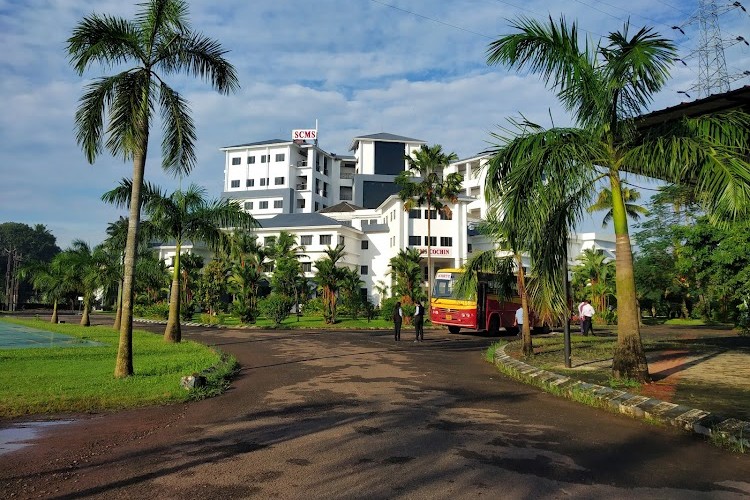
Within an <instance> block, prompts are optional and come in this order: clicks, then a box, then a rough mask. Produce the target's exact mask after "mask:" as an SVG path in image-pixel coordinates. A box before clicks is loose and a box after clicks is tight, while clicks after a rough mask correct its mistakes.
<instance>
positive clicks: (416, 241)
mask: <svg viewBox="0 0 750 500" xmlns="http://www.w3.org/2000/svg"><path fill="white" fill-rule="evenodd" d="M421 244H422V237H421V236H409V246H410V247H418V246H419V245H421Z"/></svg>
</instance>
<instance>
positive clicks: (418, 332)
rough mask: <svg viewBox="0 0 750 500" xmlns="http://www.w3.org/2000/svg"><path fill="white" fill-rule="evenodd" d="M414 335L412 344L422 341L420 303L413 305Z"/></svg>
mask: <svg viewBox="0 0 750 500" xmlns="http://www.w3.org/2000/svg"><path fill="white" fill-rule="evenodd" d="M414 333H415V334H416V336H417V338H416V339H414V342H422V341H424V306H423V305H422V303H421V302H420V301H417V302H416V303H415V308H414Z"/></svg>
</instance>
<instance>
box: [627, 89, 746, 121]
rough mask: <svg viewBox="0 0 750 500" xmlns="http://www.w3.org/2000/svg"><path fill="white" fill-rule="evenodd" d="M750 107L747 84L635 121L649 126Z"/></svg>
mask: <svg viewBox="0 0 750 500" xmlns="http://www.w3.org/2000/svg"><path fill="white" fill-rule="evenodd" d="M736 108H744V109H745V111H748V108H750V85H745V86H744V87H740V88H738V89H735V90H730V91H729V92H723V93H721V94H712V95H710V96H708V97H704V98H702V99H696V100H695V101H691V102H683V103H680V104H678V105H676V106H671V107H669V108H664V109H660V110H657V111H652V112H651V113H648V114H646V115H642V116H639V117H637V118H636V119H635V123H636V125H637V126H638V127H639V128H648V127H650V126H653V125H658V124H660V123H664V122H669V121H672V120H677V119H680V118H682V117H691V118H692V117H696V116H701V115H705V114H709V113H719V112H722V111H728V110H730V109H736Z"/></svg>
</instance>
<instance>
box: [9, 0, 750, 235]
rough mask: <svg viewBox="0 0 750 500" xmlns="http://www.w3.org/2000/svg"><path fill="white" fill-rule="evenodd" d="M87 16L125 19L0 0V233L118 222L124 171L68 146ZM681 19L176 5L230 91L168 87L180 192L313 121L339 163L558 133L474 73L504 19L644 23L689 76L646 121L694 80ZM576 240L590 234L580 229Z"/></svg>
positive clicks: (540, 102) (530, 79)
mask: <svg viewBox="0 0 750 500" xmlns="http://www.w3.org/2000/svg"><path fill="white" fill-rule="evenodd" d="M620 5H625V7H622V6H620ZM748 7H749V8H750V5H748ZM92 8H95V9H96V12H97V13H106V14H112V15H117V16H123V17H127V18H132V16H133V14H134V12H135V11H136V6H135V4H129V3H128V2H127V1H122V0H100V1H98V2H95V3H92V2H86V1H78V0H58V1H50V0H29V1H19V0H0V47H2V53H0V71H1V74H2V80H0V85H1V86H2V94H1V95H2V96H3V109H2V113H0V173H1V174H2V175H0V222H6V221H14V222H24V223H27V224H32V225H33V224H37V223H40V224H45V225H46V226H47V227H48V228H49V229H50V230H51V231H52V233H53V234H54V235H55V236H56V237H57V241H58V245H60V246H61V247H65V246H67V245H68V244H69V243H70V242H71V241H72V240H73V239H75V238H81V239H83V240H85V241H87V242H89V243H91V244H97V243H99V242H101V240H102V239H103V238H104V237H105V233H104V231H105V228H106V226H107V224H108V223H109V222H111V221H114V220H116V219H117V218H118V217H119V216H120V215H124V214H125V212H124V210H121V209H117V208H114V207H111V206H108V205H105V204H104V203H102V202H101V201H100V196H101V194H102V193H104V192H105V191H107V190H109V189H111V188H112V187H114V186H115V185H116V184H117V183H118V182H119V180H120V179H121V178H123V177H128V176H130V175H131V169H132V167H131V165H130V164H127V163H123V162H122V160H121V159H119V158H113V157H111V156H109V155H108V154H107V153H105V154H103V155H101V156H100V157H99V158H98V159H97V161H96V163H95V164H94V165H89V164H88V163H87V162H86V160H85V158H84V156H83V154H82V152H81V150H80V148H79V147H78V145H77V144H76V142H75V135H74V131H73V115H74V113H75V109H76V107H77V103H78V99H79V97H80V95H81V93H82V89H83V86H84V85H85V84H86V83H87V82H88V81H90V79H92V78H95V77H97V76H99V75H103V74H109V73H111V70H106V69H102V68H94V69H92V71H90V72H88V73H86V74H85V75H84V76H83V77H79V76H78V75H77V74H76V73H75V72H74V71H73V70H72V69H71V68H70V66H69V63H68V59H67V56H66V52H65V46H66V42H65V41H66V39H67V38H68V37H69V36H70V33H71V30H72V28H73V27H74V26H75V24H76V23H77V22H78V21H79V20H80V19H81V18H82V17H83V16H85V15H87V14H89V13H91V12H92ZM696 8H697V0H695V1H694V0H689V1H685V0H669V1H665V2H662V1H659V0H632V1H630V2H628V3H627V4H624V3H621V2H615V1H613V0H609V1H607V2H604V1H595V0H577V1H567V2H560V1H551V0H547V1H541V0H538V1H537V0H531V1H521V0H512V1H502V0H453V1H450V2H436V1H434V0H349V1H345V2H344V1H340V0H318V1H317V2H303V1H301V0H274V1H267V0H252V1H246V0H244V1H243V0H222V1H221V2H215V1H208V0H196V1H193V2H190V19H191V22H192V26H193V28H194V29H195V30H196V31H200V32H202V33H203V34H205V35H207V36H210V37H213V38H215V39H217V40H219V41H220V42H221V43H222V44H223V46H224V47H225V48H226V49H228V50H229V51H230V52H229V54H228V56H227V57H228V59H229V60H230V61H231V62H232V63H233V64H234V65H235V67H236V69H237V72H238V75H239V79H240V84H241V89H240V91H239V92H237V93H236V94H234V95H231V96H222V95H219V94H217V93H215V92H213V91H212V90H211V89H210V88H209V87H208V86H207V85H205V84H203V83H202V82H200V81H193V80H191V79H188V78H181V77H178V78H172V79H171V80H170V82H171V84H172V85H173V87H175V88H176V89H177V90H178V91H179V92H181V93H182V94H183V95H184V96H185V97H186V98H187V99H188V101H189V102H190V103H191V107H192V113H193V118H194V120H195V123H196V126H197V133H198V143H197V152H198V165H197V167H196V168H195V170H194V171H193V172H192V173H191V175H190V176H189V177H188V178H187V179H185V180H183V184H187V183H190V182H194V183H196V184H199V185H202V186H205V187H206V189H207V190H208V193H209V196H210V197H212V198H218V197H219V196H220V195H221V186H222V181H223V165H224V164H223V161H224V160H223V158H224V157H223V154H222V153H221V152H220V151H219V148H220V147H222V146H226V145H231V144H241V143H246V142H253V141H260V140H266V139H276V138H280V139H286V138H288V137H289V136H290V131H291V130H292V129H294V128H308V127H312V126H314V124H315V120H316V119H317V120H318V121H319V138H320V146H321V147H322V148H323V149H325V150H327V151H330V152H335V153H339V154H346V153H348V151H347V149H348V147H349V144H350V143H351V139H352V138H353V137H355V136H357V135H362V134H373V133H377V132H390V133H394V134H399V135H405V136H409V137H414V138H418V139H422V140H425V141H427V142H428V143H430V144H436V143H437V144H442V145H443V148H444V149H445V150H447V151H454V152H456V153H457V154H458V155H459V156H460V157H467V156H471V155H474V154H476V153H479V152H481V151H483V150H484V149H486V148H487V147H488V145H489V143H488V141H490V140H491V139H490V132H492V131H494V130H497V126H498V125H502V124H504V123H505V122H506V119H507V118H509V117H514V116H518V114H519V113H523V114H524V116H526V117H527V118H529V119H531V120H535V121H539V122H541V123H544V124H548V123H549V115H550V113H551V114H552V116H553V117H554V119H555V123H556V124H558V125H561V124H567V123H568V118H567V115H566V114H565V113H564V112H563V111H562V110H561V109H560V107H559V106H558V104H557V102H556V100H555V98H554V96H553V95H552V93H550V92H549V91H548V90H546V89H545V88H544V86H543V84H542V83H541V82H540V81H539V79H538V77H536V76H534V75H525V74H518V73H516V72H509V71H507V70H506V69H505V68H502V67H488V66H487V65H486V63H485V52H486V48H487V44H488V43H489V42H490V41H491V40H493V39H494V38H496V37H497V36H499V35H501V34H505V33H508V21H507V20H508V19H513V18H516V17H517V16H519V15H527V16H531V17H536V18H539V17H542V16H546V15H548V14H550V15H552V16H553V17H555V18H557V17H559V16H560V15H561V14H564V15H565V16H566V17H567V18H568V19H569V20H576V19H577V20H578V21H579V23H580V26H581V28H582V29H584V30H586V31H587V32H588V34H589V36H591V37H593V38H594V39H599V38H600V36H601V35H605V34H607V33H608V32H610V31H614V30H617V29H619V28H620V27H621V26H622V24H623V22H624V21H625V20H626V19H627V18H630V20H631V24H632V25H633V27H634V28H639V27H641V26H643V25H649V26H654V27H655V28H656V29H657V30H658V31H660V32H661V33H663V34H664V35H666V36H669V37H676V38H675V41H676V43H677V44H678V47H679V49H680V52H681V56H682V57H684V58H685V59H686V61H687V63H688V66H683V65H681V64H679V65H677V66H675V68H674V70H673V80H672V81H670V83H669V84H668V86H667V88H666V89H665V90H664V91H663V92H662V93H660V94H659V95H657V96H656V99H655V102H654V104H653V105H652V109H661V108H663V107H666V106H671V105H675V104H678V103H679V102H681V101H684V100H687V98H686V97H685V95H682V94H678V91H679V90H686V89H689V88H690V87H691V85H693V84H694V83H695V81H696V80H697V75H698V60H697V57H694V56H693V57H691V56H690V55H691V52H692V51H693V49H694V48H695V47H696V45H697V43H698V31H697V24H696V23H692V24H686V23H687V22H688V21H689V18H690V15H691V14H692V13H693V12H694V11H695V9H696ZM720 22H721V27H722V30H723V38H726V39H727V40H729V39H732V38H734V37H736V36H737V35H743V36H745V37H746V38H748V39H750V16H748V14H747V13H743V12H741V11H739V10H737V9H735V10H734V11H732V12H727V13H725V14H723V15H722V16H720ZM673 25H680V26H683V27H684V31H685V33H686V34H685V35H684V36H683V35H681V34H680V33H679V32H677V31H676V30H672V29H671V26H673ZM726 55H727V66H728V70H729V73H730V74H735V73H739V72H741V71H743V70H746V69H750V62H749V61H748V60H749V59H750V51H748V50H747V47H745V46H744V44H737V45H734V46H732V47H729V48H728V49H727V52H726ZM748 83H750V81H748V80H740V81H737V82H734V83H733V88H736V87H737V86H740V85H742V84H748ZM696 97H698V96H697V95H696V93H695V92H693V94H692V98H693V99H694V98H696ZM151 139H152V143H151V146H150V155H149V160H148V164H147V167H146V177H147V180H149V181H151V182H154V183H156V184H158V185H160V186H162V187H163V188H165V189H167V190H169V191H172V190H174V189H176V188H177V186H178V184H177V180H176V179H174V178H172V177H170V176H168V175H165V174H164V173H162V172H161V167H160V164H161V159H160V151H159V145H160V140H161V138H160V135H159V132H158V130H156V129H155V130H154V133H153V134H152V138H151ZM582 229H584V230H590V229H598V227H597V226H596V225H595V223H594V222H593V221H586V222H585V223H584V226H583V227H582Z"/></svg>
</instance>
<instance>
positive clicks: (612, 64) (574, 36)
mask: <svg viewBox="0 0 750 500" xmlns="http://www.w3.org/2000/svg"><path fill="white" fill-rule="evenodd" d="M512 27H513V28H514V29H515V30H516V32H515V33H513V34H510V35H505V36H502V37H500V38H499V39H497V40H496V41H494V42H492V43H490V45H489V47H488V58H487V59H488V63H489V64H499V63H506V64H509V65H510V66H512V67H515V68H517V69H522V70H530V71H531V72H536V73H539V74H540V75H541V77H542V78H543V79H544V80H545V82H546V83H548V84H549V85H550V87H551V88H552V89H554V90H555V91H556V92H557V96H558V97H559V99H560V100H561V101H562V104H563V105H564V106H565V107H566V109H567V110H568V111H570V112H572V113H573V115H574V118H575V122H576V126H573V127H552V128H550V129H545V128H543V127H541V126H539V125H536V124H533V123H530V122H528V121H523V122H520V123H515V125H517V127H516V129H515V130H513V129H510V130H506V131H505V132H504V133H503V134H504V135H503V134H498V135H496V136H495V137H496V138H498V139H500V144H499V145H498V148H497V150H496V151H495V152H494V156H493V158H492V160H491V162H490V167H489V170H488V183H489V184H490V185H495V186H496V187H497V192H502V193H503V200H502V201H501V203H502V206H503V208H504V209H509V210H512V207H513V206H516V205H523V204H528V203H529V202H530V199H532V197H533V193H537V194H538V193H543V194H544V195H545V196H546V195H549V194H551V193H558V194H559V193H560V192H562V191H563V190H565V191H568V192H571V191H573V188H571V187H570V186H571V185H574V186H578V195H577V196H575V197H572V198H570V200H569V201H570V203H569V205H568V206H567V208H566V214H567V215H566V216H567V217H569V218H571V219H573V220H580V214H582V212H583V210H584V207H586V206H588V205H590V204H591V201H592V200H593V198H594V196H595V194H596V192H595V191H596V185H597V182H598V180H599V179H605V180H606V181H607V182H608V183H609V187H610V191H611V193H612V221H613V225H614V229H615V234H616V237H617V243H616V249H617V255H616V268H617V277H616V282H617V304H618V320H619V321H618V343H617V347H616V349H615V353H614V356H613V357H614V360H613V365H612V368H613V373H614V375H615V376H616V377H627V378H633V379H638V380H648V365H647V363H646V357H645V354H644V351H643V345H642V343H641V336H640V328H639V317H638V305H637V301H636V293H635V282H634V279H633V258H632V249H631V244H630V236H629V233H628V220H627V212H626V210H625V201H624V197H623V186H622V175H623V173H624V172H630V173H633V174H636V175H644V176H648V177H654V178H658V179H662V180H666V181H668V182H674V183H683V184H684V183H690V184H694V185H695V186H696V187H697V188H698V189H699V190H702V191H706V192H707V193H708V200H709V208H710V209H711V211H712V212H714V213H716V214H726V215H732V216H737V215H740V214H743V213H744V212H745V210H746V209H747V206H748V202H749V201H750V196H748V193H749V192H750V186H748V182H747V179H748V178H750V165H748V163H747V161H746V159H745V158H744V157H743V156H742V154H743V153H744V152H746V151H747V150H748V149H747V148H748V139H750V134H748V128H749V127H750V117H749V116H748V115H746V114H744V113H741V112H730V113H725V114H721V115H710V116H704V117H699V118H690V119H687V118H686V119H683V120H682V121H680V122H679V123H668V124H666V125H664V126H654V127H650V128H638V127H637V120H636V119H635V117H636V116H638V115H639V114H641V113H642V112H643V111H644V109H645V108H646V106H647V105H648V104H649V103H650V102H651V100H652V96H653V95H654V94H655V93H656V92H658V91H659V90H660V89H661V88H662V87H663V86H664V84H665V82H666V81H667V78H668V74H669V68H670V66H671V64H672V62H673V61H674V58H675V48H674V46H673V45H672V43H670V42H669V41H668V40H666V39H664V38H661V37H659V36H658V35H657V34H656V33H654V32H653V31H652V30H651V29H650V28H643V29H641V30H639V31H638V32H637V33H636V34H635V35H633V36H630V35H629V33H628V28H629V27H628V25H627V24H626V25H625V26H624V28H623V30H622V31H620V32H613V33H610V35H609V36H608V37H607V43H606V44H605V45H602V44H596V45H590V44H588V43H587V44H585V45H584V46H583V47H580V46H579V31H578V28H577V26H576V24H575V23H573V24H572V25H570V26H569V25H568V23H567V22H566V20H565V19H564V18H561V19H560V21H559V22H555V21H554V20H552V19H551V18H550V19H549V22H548V23H543V22H538V21H535V20H532V19H528V18H521V19H520V20H518V21H515V22H514V23H513V24H512ZM563 184H564V185H565V186H568V187H566V188H564V189H563V188H562V187H561V185H563ZM535 201H538V202H539V203H542V204H547V205H551V204H552V203H553V201H552V200H551V199H549V198H545V197H539V196H538V197H537V199H536V200H535ZM550 213H552V211H550V210H547V209H546V208H543V209H541V210H540V211H539V214H536V215H535V214H533V213H531V214H529V218H527V219H526V220H525V221H523V222H524V223H525V224H527V225H529V226H531V227H533V228H534V230H535V231H539V232H541V228H542V226H543V225H545V224H547V223H548V221H547V220H544V219H543V218H542V217H540V216H539V215H547V214H550ZM551 250H552V251H553V252H555V251H556V252H557V253H558V254H560V253H562V252H564V251H566V248H564V247H562V246H561V247H560V248H557V249H554V248H552V249H551ZM545 259H546V258H545ZM546 260H547V261H550V259H546ZM548 270H549V269H548ZM557 272H559V270H558V271H557Z"/></svg>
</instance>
